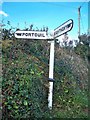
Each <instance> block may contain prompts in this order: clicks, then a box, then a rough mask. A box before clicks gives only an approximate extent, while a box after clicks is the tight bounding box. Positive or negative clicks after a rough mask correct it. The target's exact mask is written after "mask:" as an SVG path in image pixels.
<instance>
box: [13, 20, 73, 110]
mask: <svg viewBox="0 0 90 120" xmlns="http://www.w3.org/2000/svg"><path fill="white" fill-rule="evenodd" d="M72 28H73V20H72V19H69V20H68V21H66V22H65V23H63V24H62V25H60V26H59V27H57V28H56V29H54V35H53V36H52V37H49V36H48V35H47V34H46V32H45V31H20V30H19V31H16V32H15V37H16V38H23V39H40V40H49V43H50V44H51V46H50V61H49V93H48V108H49V109H50V110H51V109H52V102H53V101H52V97H53V82H54V79H53V71H54V44H55V43H54V42H55V39H56V38H57V37H59V36H61V35H63V34H65V33H67V32H69V31H70V30H71V29H72Z"/></svg>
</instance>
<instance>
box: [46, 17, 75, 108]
mask: <svg viewBox="0 0 90 120" xmlns="http://www.w3.org/2000/svg"><path fill="white" fill-rule="evenodd" d="M72 27H73V20H71V19H70V20H68V21H66V22H65V23H63V24H62V25H61V26H59V27H57V28H56V29H54V38H53V41H51V48H50V61H49V93H48V108H49V109H50V110H51V109H52V102H53V101H52V98H53V82H54V79H53V70H54V40H55V39H56V38H57V37H59V36H61V35H63V34H65V33H67V32H69V31H70V30H71V29H72Z"/></svg>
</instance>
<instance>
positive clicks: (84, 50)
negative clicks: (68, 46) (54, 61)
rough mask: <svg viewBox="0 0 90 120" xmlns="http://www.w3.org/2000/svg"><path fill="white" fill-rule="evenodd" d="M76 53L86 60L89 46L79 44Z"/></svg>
mask: <svg viewBox="0 0 90 120" xmlns="http://www.w3.org/2000/svg"><path fill="white" fill-rule="evenodd" d="M75 53H76V54H78V55H80V56H81V57H82V58H84V59H85V58H86V57H87V56H88V46H87V45H84V44H78V45H77V47H76V48H75Z"/></svg>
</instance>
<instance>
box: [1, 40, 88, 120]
mask: <svg viewBox="0 0 90 120" xmlns="http://www.w3.org/2000/svg"><path fill="white" fill-rule="evenodd" d="M85 47H87V50H88V46H85ZM49 49H50V44H49V43H48V42H47V41H40V40H38V41H34V40H20V39H19V40H18V39H14V40H12V39H11V40H9V39H5V40H3V41H2V70H3V77H2V119H3V120H4V119H9V118H11V119H21V118H24V119H30V120H32V119H34V120H37V119H40V118H41V119H56V118H58V119H62V118H88V63H87V60H86V59H87V54H84V51H83V53H82V51H81V49H83V48H81V46H79V45H78V46H77V47H76V48H75V49H74V50H72V52H71V53H70V52H69V50H68V49H65V48H59V47H58V46H57V45H55V68H54V79H55V82H54V93H53V109H52V110H49V109H48V106H47V105H48V101H47V99H48V88H49V86H48V71H49V70H48V68H49ZM85 49H86V48H85ZM83 50H84V49H83ZM85 51H86V50H85ZM83 56H85V57H83Z"/></svg>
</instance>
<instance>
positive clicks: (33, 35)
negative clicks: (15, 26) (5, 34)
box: [15, 31, 47, 40]
mask: <svg viewBox="0 0 90 120" xmlns="http://www.w3.org/2000/svg"><path fill="white" fill-rule="evenodd" d="M15 37H16V38H23V39H24V38H25V39H40V40H41V39H42V40H43V39H47V34H46V32H45V31H16V32H15Z"/></svg>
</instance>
